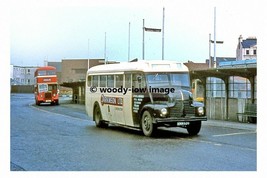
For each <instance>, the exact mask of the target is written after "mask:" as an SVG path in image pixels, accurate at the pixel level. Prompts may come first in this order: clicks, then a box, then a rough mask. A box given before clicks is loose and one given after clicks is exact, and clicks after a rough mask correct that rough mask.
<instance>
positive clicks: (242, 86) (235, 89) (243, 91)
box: [229, 76, 251, 98]
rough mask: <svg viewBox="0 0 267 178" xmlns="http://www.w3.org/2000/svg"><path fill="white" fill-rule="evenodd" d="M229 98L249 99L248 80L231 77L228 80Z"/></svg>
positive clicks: (249, 88) (249, 87)
mask: <svg viewBox="0 0 267 178" xmlns="http://www.w3.org/2000/svg"><path fill="white" fill-rule="evenodd" d="M229 97H231V98H251V86H250V82H249V80H248V79H246V78H243V77H237V76H232V77H230V80H229Z"/></svg>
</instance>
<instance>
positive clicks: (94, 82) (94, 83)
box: [92, 75, 98, 87]
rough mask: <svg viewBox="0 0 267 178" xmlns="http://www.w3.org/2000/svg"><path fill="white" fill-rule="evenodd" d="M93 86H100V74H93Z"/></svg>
mask: <svg viewBox="0 0 267 178" xmlns="http://www.w3.org/2000/svg"><path fill="white" fill-rule="evenodd" d="M92 86H93V87H98V76H97V75H93V82H92Z"/></svg>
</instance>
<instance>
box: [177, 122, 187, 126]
mask: <svg viewBox="0 0 267 178" xmlns="http://www.w3.org/2000/svg"><path fill="white" fill-rule="evenodd" d="M189 124H190V123H189V122H177V126H185V125H189Z"/></svg>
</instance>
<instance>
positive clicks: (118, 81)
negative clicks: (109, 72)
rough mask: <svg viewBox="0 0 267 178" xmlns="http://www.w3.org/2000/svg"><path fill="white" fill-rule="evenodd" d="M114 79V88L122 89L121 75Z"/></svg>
mask: <svg viewBox="0 0 267 178" xmlns="http://www.w3.org/2000/svg"><path fill="white" fill-rule="evenodd" d="M115 78H116V85H115V86H116V88H120V87H123V75H115Z"/></svg>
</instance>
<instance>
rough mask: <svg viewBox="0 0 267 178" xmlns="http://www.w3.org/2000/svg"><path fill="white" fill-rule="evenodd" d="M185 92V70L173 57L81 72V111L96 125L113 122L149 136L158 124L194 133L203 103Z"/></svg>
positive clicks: (202, 117)
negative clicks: (83, 85) (83, 77)
mask: <svg viewBox="0 0 267 178" xmlns="http://www.w3.org/2000/svg"><path fill="white" fill-rule="evenodd" d="M189 91H190V79H189V72H188V68H187V67H186V66H185V65H184V64H183V63H178V62H175V61H144V60H143V61H137V62H125V63H123V62H122V63H119V64H107V65H99V66H95V67H92V68H90V69H88V71H87V76H86V96H85V97H86V98H85V106H86V112H87V114H88V116H89V117H91V118H92V119H93V120H94V121H95V124H96V126H97V127H107V126H108V124H117V125H121V126H127V127H132V128H140V129H141V130H142V131H143V133H144V135H146V136H152V135H153V134H154V133H155V131H156V130H157V128H158V127H182V128H185V129H187V131H188V133H189V134H190V135H197V134H198V133H199V131H200V129H201V122H202V121H206V120H207V117H206V115H205V107H204V105H203V103H200V102H195V101H193V99H192V93H191V92H189Z"/></svg>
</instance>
